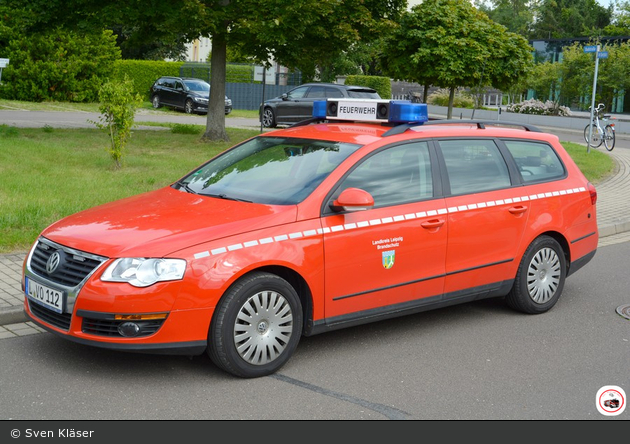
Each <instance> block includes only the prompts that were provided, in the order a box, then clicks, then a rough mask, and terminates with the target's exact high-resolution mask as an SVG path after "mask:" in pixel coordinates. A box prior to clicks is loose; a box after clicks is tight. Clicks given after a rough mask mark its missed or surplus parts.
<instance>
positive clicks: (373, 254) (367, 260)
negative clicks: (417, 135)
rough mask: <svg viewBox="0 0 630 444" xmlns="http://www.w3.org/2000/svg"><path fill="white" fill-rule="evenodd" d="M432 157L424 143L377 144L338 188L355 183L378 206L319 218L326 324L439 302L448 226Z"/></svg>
mask: <svg viewBox="0 0 630 444" xmlns="http://www.w3.org/2000/svg"><path fill="white" fill-rule="evenodd" d="M431 157H432V156H430V154H429V146H428V144H427V143H426V142H414V143H408V144H404V145H398V146H394V147H388V148H385V149H381V150H380V151H378V152H376V153H375V154H373V155H372V156H370V157H369V158H367V159H365V160H364V161H363V162H362V163H361V164H360V165H358V167H357V168H355V169H354V170H353V171H352V172H351V173H350V174H349V175H348V176H347V177H346V178H345V179H344V180H343V181H342V183H341V184H340V186H339V188H338V189H337V191H336V192H335V195H334V196H336V195H338V194H339V193H340V192H341V191H342V190H343V189H345V188H349V187H353V188H360V189H363V190H365V191H368V192H369V193H370V194H371V195H372V196H373V197H374V202H375V205H374V208H372V209H368V210H361V211H353V212H346V213H342V214H334V213H327V214H325V215H324V217H323V219H322V227H323V233H324V257H325V292H326V306H325V315H326V318H327V322H328V323H335V322H341V321H346V320H348V319H351V318H353V317H359V318H360V317H366V316H373V315H374V316H377V315H378V314H380V313H383V312H385V311H393V310H397V309H404V308H408V307H409V304H413V303H416V302H417V301H419V300H421V299H424V298H426V299H427V300H428V299H431V300H435V301H437V300H439V299H441V294H442V290H443V283H444V272H445V254H446V240H447V228H448V227H447V216H446V214H445V210H444V209H445V206H444V201H443V199H441V198H434V197H433V194H434V193H433V190H434V184H433V174H432V169H431V164H432V163H431ZM331 200H333V199H331Z"/></svg>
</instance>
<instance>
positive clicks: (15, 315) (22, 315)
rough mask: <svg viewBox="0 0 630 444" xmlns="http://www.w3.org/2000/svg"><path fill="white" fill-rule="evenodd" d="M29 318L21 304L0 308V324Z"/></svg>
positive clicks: (23, 320) (16, 322)
mask: <svg viewBox="0 0 630 444" xmlns="http://www.w3.org/2000/svg"><path fill="white" fill-rule="evenodd" d="M29 320H30V319H29V317H28V316H27V315H26V312H25V311H24V307H22V306H20V307H7V308H2V309H0V325H9V324H18V323H20V322H27V321H29Z"/></svg>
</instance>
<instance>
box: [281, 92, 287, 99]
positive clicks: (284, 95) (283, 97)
mask: <svg viewBox="0 0 630 444" xmlns="http://www.w3.org/2000/svg"><path fill="white" fill-rule="evenodd" d="M280 98H281V99H282V100H287V99H288V98H289V96H288V95H287V93H284V94H282V95H281V96H280Z"/></svg>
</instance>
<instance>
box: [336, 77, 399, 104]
mask: <svg viewBox="0 0 630 444" xmlns="http://www.w3.org/2000/svg"><path fill="white" fill-rule="evenodd" d="M346 85H357V86H367V87H369V88H373V89H375V90H376V91H377V92H378V95H379V96H381V97H382V98H383V99H389V98H390V97H391V96H392V82H391V81H390V80H389V77H379V76H362V75H354V76H352V75H351V76H347V77H346Z"/></svg>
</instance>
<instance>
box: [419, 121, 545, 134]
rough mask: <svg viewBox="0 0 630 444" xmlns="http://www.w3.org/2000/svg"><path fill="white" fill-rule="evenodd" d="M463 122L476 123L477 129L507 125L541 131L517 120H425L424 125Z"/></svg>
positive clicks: (535, 131)
mask: <svg viewBox="0 0 630 444" xmlns="http://www.w3.org/2000/svg"><path fill="white" fill-rule="evenodd" d="M458 123H459V124H461V123H465V124H474V125H477V128H479V129H485V127H486V126H507V127H515V126H516V127H519V128H523V129H524V130H525V131H532V132H534V133H542V132H543V131H542V130H541V129H540V128H538V127H536V126H534V125H529V124H526V123H518V122H507V121H503V120H456V119H450V120H430V121H428V122H425V123H424V125H449V124H450V125H457V124H458Z"/></svg>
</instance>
